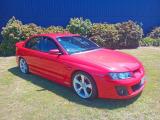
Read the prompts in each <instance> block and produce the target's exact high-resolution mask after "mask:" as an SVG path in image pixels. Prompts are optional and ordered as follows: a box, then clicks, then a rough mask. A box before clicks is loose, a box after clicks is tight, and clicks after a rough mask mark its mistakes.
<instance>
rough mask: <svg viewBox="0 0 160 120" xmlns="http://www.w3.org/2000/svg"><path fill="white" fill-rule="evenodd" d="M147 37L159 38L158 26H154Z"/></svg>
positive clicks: (159, 30)
mask: <svg viewBox="0 0 160 120" xmlns="http://www.w3.org/2000/svg"><path fill="white" fill-rule="evenodd" d="M149 37H151V38H154V39H159V38H160V27H156V28H155V29H153V30H152V31H151V33H149Z"/></svg>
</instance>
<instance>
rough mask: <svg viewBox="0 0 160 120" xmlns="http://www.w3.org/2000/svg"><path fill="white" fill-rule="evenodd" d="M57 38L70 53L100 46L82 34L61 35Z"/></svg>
mask: <svg viewBox="0 0 160 120" xmlns="http://www.w3.org/2000/svg"><path fill="white" fill-rule="evenodd" d="M57 40H58V41H59V43H60V44H61V45H62V46H63V47H64V49H66V50H67V52H68V53H70V54H72V53H77V52H82V51H88V50H93V49H98V48H99V46H98V45H97V44H95V43H94V42H92V41H90V40H89V39H87V38H83V37H80V36H71V37H59V38H57Z"/></svg>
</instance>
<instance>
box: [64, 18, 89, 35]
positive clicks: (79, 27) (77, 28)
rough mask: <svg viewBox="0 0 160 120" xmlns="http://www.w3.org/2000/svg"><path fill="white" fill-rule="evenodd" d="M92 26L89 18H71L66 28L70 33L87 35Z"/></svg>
mask: <svg viewBox="0 0 160 120" xmlns="http://www.w3.org/2000/svg"><path fill="white" fill-rule="evenodd" d="M91 28H92V23H91V21H90V20H89V19H86V20H84V19H83V18H71V19H70V22H69V25H67V29H68V31H69V32H71V33H76V34H80V35H83V36H88V35H89V34H90V31H91Z"/></svg>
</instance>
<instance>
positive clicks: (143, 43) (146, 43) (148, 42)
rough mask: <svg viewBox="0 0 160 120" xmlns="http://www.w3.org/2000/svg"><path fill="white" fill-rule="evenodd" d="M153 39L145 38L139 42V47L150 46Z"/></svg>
mask: <svg viewBox="0 0 160 120" xmlns="http://www.w3.org/2000/svg"><path fill="white" fill-rule="evenodd" d="M154 41H155V39H153V38H150V37H145V38H143V39H142V40H141V41H140V45H141V46H152V45H153V42H154Z"/></svg>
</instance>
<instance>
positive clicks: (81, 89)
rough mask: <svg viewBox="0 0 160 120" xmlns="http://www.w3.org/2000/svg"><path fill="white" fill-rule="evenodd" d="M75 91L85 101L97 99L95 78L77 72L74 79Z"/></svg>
mask: <svg viewBox="0 0 160 120" xmlns="http://www.w3.org/2000/svg"><path fill="white" fill-rule="evenodd" d="M72 82H73V83H72V84H73V89H74V91H75V92H76V94H77V95H78V96H80V97H81V98H83V99H94V98H96V97H97V87H96V84H95V82H94V80H93V78H92V77H91V76H90V75H88V74H87V73H85V72H76V73H75V74H74V75H73V77H72Z"/></svg>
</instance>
